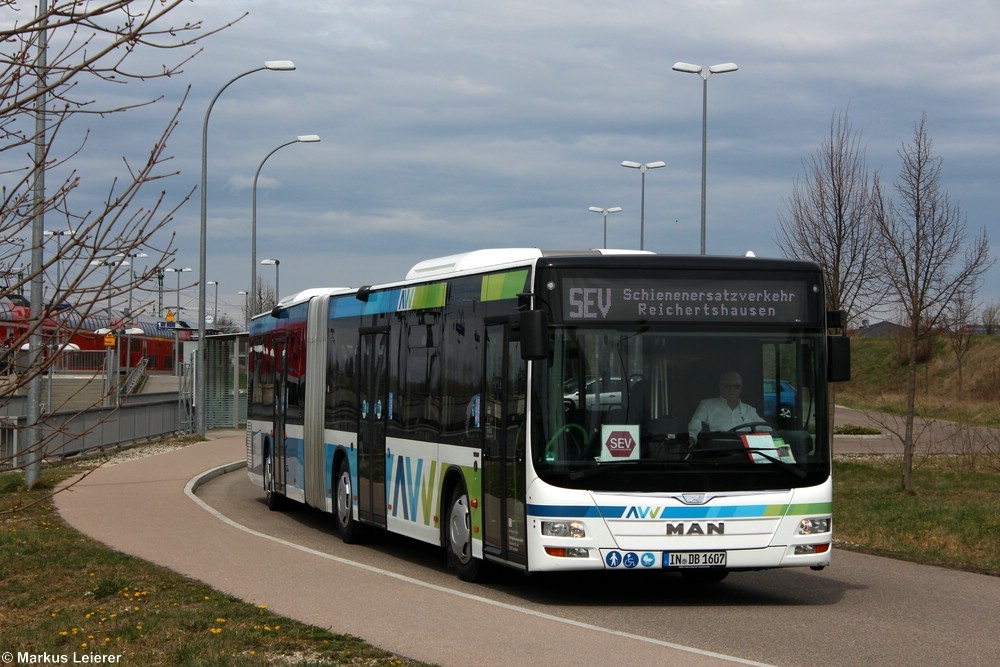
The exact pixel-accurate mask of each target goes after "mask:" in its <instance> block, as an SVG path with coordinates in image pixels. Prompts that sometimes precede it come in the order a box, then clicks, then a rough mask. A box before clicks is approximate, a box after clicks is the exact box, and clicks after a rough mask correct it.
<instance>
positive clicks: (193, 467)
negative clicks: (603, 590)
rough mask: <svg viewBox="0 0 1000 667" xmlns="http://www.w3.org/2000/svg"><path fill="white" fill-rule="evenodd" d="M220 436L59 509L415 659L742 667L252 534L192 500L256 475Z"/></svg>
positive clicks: (315, 621)
mask: <svg viewBox="0 0 1000 667" xmlns="http://www.w3.org/2000/svg"><path fill="white" fill-rule="evenodd" d="M213 435H214V436H215V437H214V439H212V440H208V441H206V442H202V443H198V444H194V445H188V446H186V447H183V448H180V449H175V450H171V451H167V452H164V453H160V454H156V455H153V456H147V457H145V458H137V459H134V460H130V461H126V462H123V463H117V464H115V465H111V466H107V467H103V468H100V469H98V470H96V471H95V472H93V473H92V474H91V475H89V476H88V477H86V478H84V479H82V480H80V481H79V482H78V483H77V484H75V485H73V486H72V487H71V488H69V489H67V490H65V491H64V492H61V493H58V494H56V497H55V501H56V506H57V507H58V510H59V512H60V514H61V515H62V516H63V518H64V519H65V520H66V522H67V523H69V524H70V525H71V526H73V527H74V528H76V529H77V530H79V531H80V532H82V533H85V534H87V535H90V536H92V537H94V538H95V539H97V540H99V541H101V542H103V543H105V544H107V545H108V546H110V547H111V548H113V549H115V550H117V551H120V552H123V553H127V554H131V555H133V556H137V557H139V558H142V559H144V560H147V561H150V562H153V563H156V564H158V565H162V566H164V567H166V568H169V569H171V570H173V571H175V572H178V573H180V574H182V575H184V576H186V577H189V578H192V579H196V580H199V581H203V582H205V583H207V584H208V585H210V586H212V587H213V588H215V589H217V590H219V591H222V592H224V593H228V594H230V595H233V596H236V597H238V598H240V599H243V600H246V601H247V602H250V603H253V604H265V605H267V607H268V608H269V609H271V610H272V611H274V612H275V613H278V614H281V615H284V616H288V617H290V618H294V619H296V620H299V621H302V622H304V623H308V624H310V625H315V626H318V627H323V628H329V629H330V630H332V631H333V632H337V633H349V634H351V635H354V636H356V637H361V638H363V639H364V640H366V641H368V642H370V643H372V644H375V645H377V646H379V647H381V648H383V649H385V650H387V651H391V652H393V653H396V654H399V655H403V656H407V657H409V658H411V659H415V660H422V661H425V662H432V663H437V664H440V665H485V664H490V665H524V664H545V665H552V666H556V665H584V664H609V665H610V664H684V665H695V666H698V665H721V664H733V662H732V661H730V660H726V659H725V658H724V656H719V655H715V654H711V653H705V652H700V651H696V650H688V649H686V648H684V647H679V646H674V645H672V644H668V643H666V642H658V641H655V640H650V639H646V638H642V637H637V636H633V635H628V634H625V633H619V632H611V631H606V630H603V629H601V628H596V627H594V626H589V625H586V624H582V623H577V622H572V621H566V620H563V619H559V618H556V617H555V616H551V615H548V614H539V613H537V612H533V611H531V610H527V609H520V608H517V607H513V606H511V605H506V604H501V603H496V602H491V601H489V600H486V599H485V598H482V597H479V596H475V595H469V594H466V593H462V592H461V591H456V590H451V589H447V588H442V587H439V586H431V585H427V584H423V583H422V582H418V581H414V580H411V579H406V578H400V577H393V576H389V575H388V574H387V573H385V572H382V571H377V570H375V569H374V568H365V567H364V566H363V565H359V564H357V563H349V562H347V561H344V560H342V559H337V558H333V557H331V556H329V555H326V554H322V553H319V552H316V551H314V550H309V549H304V548H297V547H295V546H293V545H290V544H287V543H282V542H279V541H276V540H274V539H271V538H269V537H267V536H264V535H260V534H254V533H252V532H249V531H246V530H241V529H240V528H238V527H235V526H233V525H230V524H229V523H226V522H224V521H223V520H221V519H220V518H218V517H217V516H216V515H214V514H212V513H211V512H210V511H206V509H205V508H204V507H203V506H202V505H200V504H199V503H198V502H196V501H195V500H194V499H193V498H192V497H191V496H189V495H188V494H187V493H186V492H185V489H186V488H187V489H189V490H190V489H192V488H196V487H197V485H198V483H199V482H200V481H203V479H204V476H203V473H206V471H212V472H211V473H210V474H209V475H208V477H211V476H215V475H219V474H225V472H226V471H227V470H232V471H233V474H240V475H242V474H244V473H243V467H242V463H243V460H244V457H245V444H244V438H243V434H242V433H240V432H232V431H230V432H228V433H226V434H224V436H225V437H218V435H219V434H213ZM227 464H231V465H227ZM248 483H249V482H248ZM359 600H361V601H363V604H357V601H359Z"/></svg>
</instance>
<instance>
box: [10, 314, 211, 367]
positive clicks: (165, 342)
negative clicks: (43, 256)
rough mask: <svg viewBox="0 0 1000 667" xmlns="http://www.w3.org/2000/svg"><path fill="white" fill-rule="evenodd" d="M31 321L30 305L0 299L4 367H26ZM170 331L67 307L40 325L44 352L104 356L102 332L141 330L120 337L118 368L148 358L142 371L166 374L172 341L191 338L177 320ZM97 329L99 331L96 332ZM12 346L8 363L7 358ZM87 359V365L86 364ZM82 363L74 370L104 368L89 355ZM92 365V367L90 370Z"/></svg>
mask: <svg viewBox="0 0 1000 667" xmlns="http://www.w3.org/2000/svg"><path fill="white" fill-rule="evenodd" d="M30 319H31V313H30V304H29V303H28V302H27V300H26V299H24V297H22V296H20V295H5V296H0V340H2V341H3V347H4V348H5V349H4V354H3V355H2V356H3V365H4V366H7V367H8V368H9V367H10V366H11V365H14V367H19V366H18V364H21V363H26V360H25V359H24V352H26V351H27V342H28V341H27V339H26V338H25V335H26V333H27V329H28V322H29V321H30ZM177 325H178V326H177V328H175V329H160V328H158V326H157V320H156V319H155V318H152V317H148V316H141V315H140V316H136V317H134V318H132V319H131V321H127V322H126V321H125V319H124V318H122V317H115V316H114V313H112V317H108V315H107V314H106V313H102V314H98V315H90V316H87V317H84V316H82V315H81V314H79V313H77V312H76V311H75V310H74V309H73V308H72V307H67V308H63V309H60V310H58V311H57V312H55V313H51V314H50V315H49V317H47V318H46V319H45V322H44V323H43V325H42V336H43V346H44V349H45V352H44V354H48V353H49V351H50V350H57V349H62V350H67V349H69V350H74V351H76V350H79V351H91V352H98V351H99V352H103V351H105V350H106V349H107V348H106V346H105V340H104V338H105V334H104V333H103V331H104V330H108V329H114V330H120V329H125V328H135V329H141V330H142V333H137V334H132V335H129V336H120V337H119V340H118V344H117V348H118V355H119V363H120V367H121V368H130V367H134V366H136V365H138V364H139V363H140V362H141V361H142V359H143V358H145V359H146V360H147V366H146V368H147V369H148V370H150V371H171V370H173V369H174V365H175V363H176V359H177V357H176V355H175V351H174V350H175V342H177V341H185V340H190V339H191V333H192V332H191V329H190V327H188V326H187V325H186V324H185V323H184V322H178V323H177ZM98 331H102V333H97V332H98ZM11 348H14V351H13V355H14V357H13V359H11V358H9V355H10V354H11V352H9V350H10V349H11ZM87 358H90V359H91V361H90V362H89V364H88V362H87V361H85V359H87ZM80 359H81V361H82V362H83V366H88V367H82V366H81V365H80V364H79V362H74V363H73V368H74V369H76V370H99V369H101V368H103V359H101V360H100V361H97V359H96V358H95V356H94V355H86V356H85V355H80ZM89 366H94V368H89Z"/></svg>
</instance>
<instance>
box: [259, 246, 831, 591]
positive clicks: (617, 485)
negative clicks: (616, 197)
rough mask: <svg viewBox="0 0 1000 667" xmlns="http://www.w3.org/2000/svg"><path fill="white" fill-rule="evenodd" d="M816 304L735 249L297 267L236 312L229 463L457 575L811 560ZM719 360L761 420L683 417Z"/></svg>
mask: <svg viewBox="0 0 1000 667" xmlns="http://www.w3.org/2000/svg"><path fill="white" fill-rule="evenodd" d="M833 315H838V314H833ZM827 322H828V314H827V312H826V310H825V307H824V296H823V280H822V275H821V272H820V270H819V268H818V267H817V266H816V265H815V264H812V263H809V262H802V261H793V260H777V259H763V258H752V257H703V256H660V255H654V254H652V253H639V252H632V253H630V252H621V251H618V252H609V251H580V252H547V251H540V250H537V249H532V248H528V249H503V250H479V251H474V252H470V253H467V254H463V255H455V256H451V257H444V258H440V259H435V260H429V261H426V262H422V263H420V264H417V265H416V266H415V267H414V268H413V269H412V270H411V271H410V272H409V274H408V275H407V277H406V279H405V280H403V281H400V282H395V283H387V284H384V285H377V286H366V287H361V288H349V289H348V288H343V289H321V290H309V291H307V292H303V293H301V294H298V295H295V296H294V297H289V298H285V299H283V300H282V301H281V303H279V305H278V306H277V307H276V308H275V309H274V310H273V311H272V312H271V313H265V314H262V315H259V316H257V317H255V318H254V319H253V321H252V324H251V327H250V350H251V356H250V376H251V380H250V406H249V419H248V422H247V465H248V472H249V475H250V479H251V480H252V481H253V482H254V483H255V484H259V485H261V486H262V488H263V490H264V492H265V493H266V495H267V498H268V503H269V506H271V507H272V508H273V509H278V508H279V507H281V506H282V505H283V504H284V503H285V502H286V501H287V500H293V501H297V502H300V503H305V504H307V505H309V506H312V507H315V508H318V509H320V510H323V511H326V512H330V513H332V514H333V515H334V516H335V522H336V525H337V528H338V530H339V532H340V535H341V537H342V539H343V540H344V541H346V542H353V541H356V540H358V539H359V538H360V537H361V536H363V534H364V532H365V531H369V530H379V529H381V530H387V531H390V532H393V533H398V534H400V535H405V536H409V537H411V538H413V539H417V540H421V541H423V542H429V543H431V544H436V545H440V546H442V547H443V548H444V549H445V551H446V553H447V557H448V561H449V563H450V564H451V566H452V567H453V568H454V569H455V570H456V571H457V573H458V575H459V576H460V577H461V578H463V579H466V580H474V579H475V578H476V577H477V575H478V573H479V572H480V570H481V566H482V565H483V564H484V563H496V564H502V565H505V566H509V567H512V568H516V569H518V570H521V571H523V572H541V571H566V570H603V569H616V570H649V569H665V570H676V571H679V572H680V573H682V574H683V575H685V576H688V577H691V578H694V579H700V580H705V581H717V580H720V579H722V578H723V577H724V576H726V574H727V573H728V572H730V571H739V570H753V569H763V568H774V567H794V566H806V567H811V568H814V569H821V568H823V567H825V566H827V565H829V564H830V559H831V552H830V550H831V543H832V534H831V530H832V519H831V500H832V482H831V477H830V469H831V449H830V442H831V434H830V432H829V421H830V420H829V419H828V402H827V382H828V381H830V380H838V379H846V376H847V374H848V373H849V370H848V369H849V347H848V346H847V345H846V340H847V339H846V337H845V336H842V335H837V336H831V335H828V331H827V326H828V324H827ZM833 323H834V325H835V326H838V327H840V326H842V322H841V321H840V319H835V320H833ZM734 370H735V371H737V372H739V373H740V375H741V377H742V384H743V391H742V400H743V401H744V402H745V403H746V404H748V405H751V406H754V407H755V409H756V411H757V413H758V415H759V417H760V419H759V421H755V422H754V423H747V424H737V425H735V426H736V427H735V428H732V429H727V430H724V431H710V430H707V429H705V428H702V427H699V428H697V429H690V428H689V423H690V421H691V418H692V415H693V413H694V411H695V408H696V407H697V405H698V402H699V400H700V399H702V398H707V397H712V396H717V395H718V393H719V378H720V376H721V374H722V373H724V372H727V371H734ZM696 430H697V431H701V432H700V433H699V434H698V436H697V438H694V439H691V438H689V431H692V432H693V431H696Z"/></svg>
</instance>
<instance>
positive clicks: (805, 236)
mask: <svg viewBox="0 0 1000 667" xmlns="http://www.w3.org/2000/svg"><path fill="white" fill-rule="evenodd" d="M803 170H804V171H805V176H804V177H803V180H797V181H796V182H795V185H794V188H793V191H792V196H791V197H790V198H789V199H788V200H787V201H786V202H785V207H786V212H785V213H780V212H779V214H778V231H777V233H776V236H775V241H776V242H777V244H778V245H779V246H780V247H781V248H782V251H783V252H784V253H785V256H786V257H801V258H806V259H811V260H813V261H814V262H816V263H817V264H819V266H820V268H822V269H823V276H824V281H825V285H824V287H825V288H826V302H827V308H828V309H829V310H844V311H845V312H847V314H848V316H849V317H850V318H851V319H857V318H860V317H861V316H862V315H863V314H864V313H865V312H866V311H868V310H869V309H871V308H872V307H873V306H875V305H878V304H879V302H880V301H881V298H880V296H881V294H883V293H884V290H883V287H882V285H883V283H882V282H881V281H880V280H878V279H877V278H878V275H877V274H878V270H879V266H878V264H877V263H875V262H873V261H872V258H873V256H874V253H875V247H874V244H873V243H872V240H873V238H875V235H874V234H873V233H872V231H873V229H874V224H875V221H874V212H875V209H876V206H875V198H874V195H875V193H876V192H877V191H878V189H879V185H878V183H879V181H878V174H877V173H875V174H872V173H870V172H869V171H868V166H867V162H866V159H865V148H864V146H862V144H861V133H860V132H855V131H854V130H853V129H852V127H851V124H850V121H849V119H848V116H847V112H846V111H845V112H842V113H836V112H835V113H834V114H833V117H832V118H831V120H830V135H829V136H828V137H827V138H826V139H825V140H824V141H823V143H822V144H821V145H820V147H819V149H818V150H817V151H816V153H815V154H814V155H813V156H812V157H811V158H809V159H807V160H803Z"/></svg>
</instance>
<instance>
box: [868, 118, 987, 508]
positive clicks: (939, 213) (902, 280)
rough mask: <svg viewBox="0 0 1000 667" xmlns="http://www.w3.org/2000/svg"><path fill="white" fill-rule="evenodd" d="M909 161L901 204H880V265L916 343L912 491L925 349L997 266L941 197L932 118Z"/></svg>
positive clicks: (898, 191)
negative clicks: (951, 310) (962, 297)
mask: <svg viewBox="0 0 1000 667" xmlns="http://www.w3.org/2000/svg"><path fill="white" fill-rule="evenodd" d="M899 157H900V159H901V161H902V166H901V167H900V171H899V177H898V180H897V181H896V183H895V185H894V190H895V197H893V196H886V197H885V198H882V197H880V201H881V206H880V207H879V209H878V215H877V216H876V220H877V223H878V235H879V240H878V243H877V244H876V247H877V248H878V256H877V259H878V262H879V264H880V265H881V268H882V270H883V271H884V278H885V281H886V284H887V286H888V288H889V290H890V291H891V293H892V294H893V295H894V296H895V297H896V298H898V300H899V305H900V308H901V309H902V312H903V314H904V317H905V320H906V321H905V322H904V324H905V326H906V327H907V330H908V334H907V335H908V338H909V342H910V345H909V355H908V356H909V358H908V360H907V382H906V389H905V393H906V411H905V418H906V423H905V427H904V432H903V466H902V485H903V489H904V490H909V489H910V474H911V472H912V469H913V449H914V434H913V424H914V416H915V413H916V393H917V365H918V363H917V349H918V344H919V343H920V342H921V341H923V340H925V339H926V338H927V337H929V336H930V335H931V334H932V333H933V331H934V330H935V329H936V328H937V327H938V326H939V325H940V324H941V321H942V318H943V317H944V315H945V313H946V311H947V309H948V307H949V305H950V304H952V303H953V302H954V300H955V298H956V296H957V295H959V294H966V295H967V294H971V293H973V292H974V290H975V288H976V287H977V286H978V284H979V282H980V280H981V278H982V275H983V272H985V271H986V270H987V269H988V268H989V267H990V266H991V265H992V263H993V261H992V259H990V256H989V241H988V239H987V237H986V231H985V229H984V230H983V231H981V232H980V233H979V234H978V235H977V236H976V237H975V238H974V239H972V241H971V243H969V244H967V243H966V221H965V216H964V215H963V214H962V211H961V210H960V208H959V207H958V205H957V204H953V203H952V201H951V199H950V197H949V196H948V193H947V192H946V191H943V190H942V189H941V164H942V160H941V158H940V157H937V156H935V155H934V153H933V150H932V143H931V140H930V138H929V137H928V136H927V117H926V115H924V116H922V117H921V119H920V121H919V122H918V123H916V124H915V125H914V130H913V138H912V140H911V141H910V142H909V143H905V144H903V145H902V147H901V148H900V150H899Z"/></svg>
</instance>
